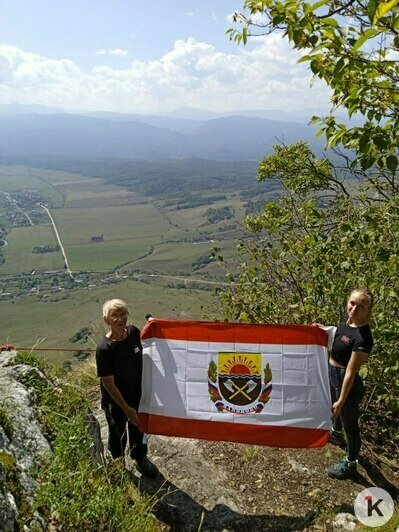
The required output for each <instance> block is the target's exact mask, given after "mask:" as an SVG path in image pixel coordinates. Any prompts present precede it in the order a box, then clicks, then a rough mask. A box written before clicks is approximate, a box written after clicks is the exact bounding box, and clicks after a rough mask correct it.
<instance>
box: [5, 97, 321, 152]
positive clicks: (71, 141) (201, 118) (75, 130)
mask: <svg viewBox="0 0 399 532" xmlns="http://www.w3.org/2000/svg"><path fill="white" fill-rule="evenodd" d="M25 111H29V112H24V107H21V106H17V107H16V106H4V105H3V106H0V156H1V157H21V156H44V157H45V156H49V157H54V156H57V157H75V158H76V157H85V158H99V157H114V158H123V159H149V160H152V159H159V158H189V157H198V158H203V159H211V160H212V159H213V160H226V161H234V160H242V161H244V160H248V161H251V160H259V158H261V157H262V156H264V155H267V154H268V153H270V152H271V149H272V146H273V145H274V144H277V143H278V142H279V141H282V142H284V143H286V144H290V143H293V142H295V141H298V140H305V141H308V142H309V144H310V145H311V146H312V148H313V149H315V151H316V152H319V153H320V152H321V151H322V146H323V145H322V143H321V142H320V141H317V140H315V133H316V129H315V128H314V127H310V126H308V125H307V124H306V123H305V121H302V122H300V121H295V120H291V121H290V120H287V117H289V114H288V113H282V115H283V119H270V118H262V117H259V115H260V116H267V113H270V114H271V115H272V116H275V115H276V113H278V112H276V111H258V112H257V113H258V115H257V116H256V112H255V111H247V112H246V113H247V114H248V115H250V116H245V114H242V113H245V111H243V112H240V114H239V115H232V116H224V115H217V114H216V113H214V114H212V113H210V112H209V113H206V112H202V111H198V112H197V113H195V112H194V111H193V110H192V111H191V114H190V110H187V109H186V110H184V109H182V110H177V111H176V113H175V115H173V114H171V115H139V114H120V113H107V112H97V113H86V114H77V113H71V112H68V113H65V112H58V110H57V109H46V108H29V107H27V108H26V109H25ZM32 111H35V112H32ZM214 115H215V116H214ZM195 116H197V118H195ZM210 116H211V118H209V117H210ZM212 116H214V117H212ZM309 118H310V116H308V119H309Z"/></svg>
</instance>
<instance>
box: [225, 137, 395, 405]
mask: <svg viewBox="0 0 399 532" xmlns="http://www.w3.org/2000/svg"><path fill="white" fill-rule="evenodd" d="M294 154H295V156H294ZM292 157H293V158H294V162H293V163H292V164H293V166H294V167H295V172H291V171H290V169H287V172H286V175H285V174H284V169H285V168H286V167H287V165H290V164H291V163H290V160H291V158H292ZM277 175H280V177H281V181H282V185H283V187H284V190H285V192H284V194H283V195H282V196H281V197H280V198H279V199H278V200H275V201H271V202H268V203H266V204H265V207H264V210H263V212H262V213H261V214H259V215H256V216H248V217H247V218H246V220H245V224H246V226H247V228H248V230H249V234H248V236H247V238H245V239H244V240H243V241H242V242H240V244H239V251H240V256H241V263H240V265H239V268H238V270H239V273H238V275H234V274H232V273H229V274H228V275H229V278H230V280H231V281H232V283H231V285H230V288H229V289H228V290H226V289H225V288H223V290H221V291H220V298H221V301H222V304H223V309H224V313H225V317H226V318H228V319H233V320H238V321H243V322H255V323H256V322H258V323H312V322H314V321H319V322H321V323H325V324H330V325H333V324H336V323H338V322H339V321H340V319H341V317H342V315H343V313H344V309H345V302H346V298H347V296H348V294H349V292H350V291H351V290H352V289H354V288H356V287H360V286H368V287H369V288H370V289H371V290H372V291H373V292H374V294H375V297H376V307H375V311H374V315H373V330H374V335H375V339H376V346H375V350H374V357H373V358H372V362H371V364H369V365H368V369H369V371H370V375H369V378H370V379H371V382H373V383H375V384H376V385H377V388H376V390H377V394H378V396H379V398H380V399H381V401H384V405H385V407H386V406H389V408H392V409H393V410H397V409H398V407H399V397H398V390H399V377H398V371H397V370H398V369H399V361H398V353H399V239H398V234H399V194H394V193H393V194H391V195H390V197H387V199H384V198H382V197H381V196H379V197H378V201H377V200H376V198H374V197H372V196H370V193H371V191H372V190H373V191H374V192H375V189H372V182H370V181H368V180H367V179H364V180H363V181H362V182H360V181H358V180H355V179H351V180H349V181H345V180H344V179H342V180H341V181H340V180H339V179H337V177H336V176H335V175H334V173H333V171H332V165H331V164H330V169H329V165H328V162H327V161H326V159H322V160H317V159H316V158H315V156H314V155H313V153H312V152H311V151H310V150H309V148H308V146H307V145H306V144H303V143H298V144H296V145H293V146H287V147H284V146H276V148H275V154H274V155H272V156H270V157H268V158H266V159H265V160H263V161H262V162H261V164H260V166H259V177H260V179H262V180H263V179H267V178H269V177H273V178H275V177H276V176H277ZM329 175H330V177H328V176H329ZM307 183H308V186H306V184H307ZM388 375H389V376H390V377H389V378H388V379H387V376H388Z"/></svg>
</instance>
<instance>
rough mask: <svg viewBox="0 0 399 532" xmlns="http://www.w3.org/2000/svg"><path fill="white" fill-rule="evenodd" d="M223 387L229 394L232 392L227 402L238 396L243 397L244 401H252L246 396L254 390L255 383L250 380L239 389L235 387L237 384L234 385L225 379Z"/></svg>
mask: <svg viewBox="0 0 399 532" xmlns="http://www.w3.org/2000/svg"><path fill="white" fill-rule="evenodd" d="M224 385H225V387H226V388H227V389H228V390H229V392H232V395H230V397H229V401H230V400H231V399H234V397H235V396H236V395H239V394H241V395H243V396H244V397H245V398H246V399H248V401H252V398H251V397H250V396H249V395H248V394H249V393H251V392H252V391H253V390H254V389H255V388H256V382H255V381H253V380H252V379H251V380H249V381H248V382H246V383H245V384H244V386H242V387H241V388H240V387H239V386H237V384H235V383H234V382H233V381H232V380H231V379H227V381H226V382H225V383H224Z"/></svg>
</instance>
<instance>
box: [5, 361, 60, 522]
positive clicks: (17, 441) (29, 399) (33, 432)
mask: <svg viewBox="0 0 399 532" xmlns="http://www.w3.org/2000/svg"><path fill="white" fill-rule="evenodd" d="M16 354H17V353H16V352H13V351H11V352H9V351H3V352H1V353H0V397H1V402H0V406H1V413H2V415H1V416H0V530H2V531H3V530H4V531H13V530H14V529H15V522H16V519H17V517H18V505H17V501H16V497H15V496H14V495H15V494H13V493H12V489H14V490H15V482H17V483H18V484H19V489H20V491H21V493H23V494H24V497H25V498H26V500H27V501H28V502H31V501H32V499H33V496H34V494H35V492H36V489H37V484H36V481H35V479H34V478H33V477H32V476H31V471H32V469H33V468H34V466H36V465H37V464H38V463H39V462H40V460H41V458H42V457H43V455H44V454H46V453H50V452H51V449H50V445H49V443H48V441H47V440H46V438H45V437H44V436H43V433H42V431H41V427H40V425H39V423H38V421H37V417H36V414H37V413H36V406H35V401H36V393H35V390H34V388H32V387H29V379H30V378H32V379H35V380H36V382H42V383H45V382H47V381H46V378H45V377H44V375H43V374H42V373H41V372H40V371H39V370H38V369H37V368H33V367H30V366H25V365H14V364H15V356H16ZM21 377H22V380H23V382H24V383H26V384H22V383H21V382H20V379H21ZM1 459H2V460H3V462H4V463H2V460H1ZM11 462H12V463H13V464H15V467H14V466H13V471H12V472H11V471H10V465H9V464H10V463H11ZM7 463H8V466H7ZM11 476H12V477H13V482H11V481H10V477H11ZM12 484H14V486H13V488H12V487H11V486H12ZM35 521H36V522H37V523H40V522H41V521H40V516H37V517H36V518H35ZM36 529H37V527H36Z"/></svg>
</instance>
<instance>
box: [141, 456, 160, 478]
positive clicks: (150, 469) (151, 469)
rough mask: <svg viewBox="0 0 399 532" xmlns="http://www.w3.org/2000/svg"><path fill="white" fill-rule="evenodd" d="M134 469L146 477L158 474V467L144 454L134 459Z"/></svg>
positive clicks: (153, 476) (154, 476)
mask: <svg viewBox="0 0 399 532" xmlns="http://www.w3.org/2000/svg"><path fill="white" fill-rule="evenodd" d="M136 469H137V471H138V472H139V473H141V474H142V475H143V476H145V477H148V478H156V477H157V476H158V473H159V471H158V468H157V466H156V465H155V464H153V463H152V462H151V460H149V459H148V458H147V457H146V456H143V458H139V459H138V460H136Z"/></svg>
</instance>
